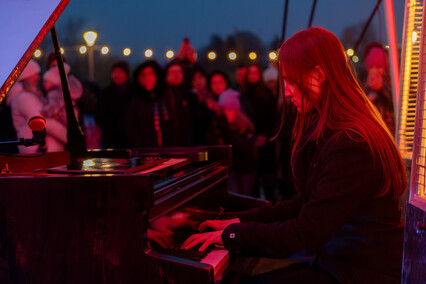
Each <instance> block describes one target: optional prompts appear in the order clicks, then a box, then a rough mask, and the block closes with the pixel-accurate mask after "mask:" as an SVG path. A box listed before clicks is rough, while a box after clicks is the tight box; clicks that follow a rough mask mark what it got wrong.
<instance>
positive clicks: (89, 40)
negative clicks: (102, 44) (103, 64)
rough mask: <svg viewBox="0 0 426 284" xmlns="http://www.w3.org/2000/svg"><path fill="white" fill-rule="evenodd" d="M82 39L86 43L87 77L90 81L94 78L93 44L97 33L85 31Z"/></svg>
mask: <svg viewBox="0 0 426 284" xmlns="http://www.w3.org/2000/svg"><path fill="white" fill-rule="evenodd" d="M83 37H84V40H85V41H86V44H87V56H88V58H87V59H88V60H87V61H88V64H89V79H90V80H91V81H94V80H95V64H94V55H93V46H94V45H95V41H96V38H97V37H98V34H97V33H96V32H94V31H88V32H85V33H84V35H83Z"/></svg>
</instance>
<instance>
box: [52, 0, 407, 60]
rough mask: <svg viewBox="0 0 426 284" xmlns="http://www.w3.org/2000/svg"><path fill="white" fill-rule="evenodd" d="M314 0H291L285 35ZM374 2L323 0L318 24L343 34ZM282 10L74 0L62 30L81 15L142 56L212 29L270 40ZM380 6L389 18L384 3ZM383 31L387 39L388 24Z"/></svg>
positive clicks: (275, 4) (238, 3) (276, 3)
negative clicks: (144, 52) (237, 32)
mask: <svg viewBox="0 0 426 284" xmlns="http://www.w3.org/2000/svg"><path fill="white" fill-rule="evenodd" d="M312 3H313V1H308V0H293V1H290V2H289V11H288V25H287V30H286V38H288V37H290V36H291V35H292V34H294V33H295V32H297V31H299V30H301V29H303V28H306V27H307V25H308V21H309V15H310V11H311V7H312ZM375 4H376V1H374V0H318V1H317V7H316V13H315V17H314V21H313V25H314V26H322V27H324V28H326V29H328V30H330V31H332V32H333V33H335V34H336V35H337V36H338V37H340V36H341V34H342V31H343V29H344V28H346V27H348V26H351V25H354V24H358V23H365V22H366V20H367V19H368V17H369V15H370V14H371V12H372V11H373V8H374V6H375ZM404 4H405V1H404V0H395V1H394V6H395V20H396V26H397V33H398V34H397V36H398V39H399V41H400V40H401V37H402V28H403V17H404ZM381 7H383V4H382V5H381ZM283 11H284V1H283V0H267V1H265V0H149V1H148V0H143V1H141V0H119V1H117V0H90V1H87V0H71V1H70V3H69V4H68V6H67V8H66V9H65V11H64V12H63V14H62V16H61V17H60V19H59V20H58V22H57V27H58V32H61V29H62V30H63V29H64V28H63V27H64V26H65V24H66V23H67V22H68V21H69V20H70V19H74V20H78V21H79V22H81V23H82V25H81V28H82V29H83V30H88V29H92V30H95V31H96V32H98V39H97V42H96V43H97V44H99V45H108V46H110V49H111V52H112V53H115V54H118V53H120V52H121V51H122V49H123V48H125V47H130V48H131V49H132V50H133V56H137V57H139V58H141V56H142V53H143V51H144V50H145V49H146V48H151V49H153V50H154V55H157V56H159V54H160V53H161V54H164V52H165V51H166V50H167V49H173V50H175V51H177V50H178V49H179V46H180V43H181V41H182V38H183V37H189V38H190V39H191V43H192V44H193V45H194V46H195V48H201V47H203V46H205V45H207V44H208V43H209V41H210V37H211V35H212V34H218V35H220V36H222V37H225V36H226V35H231V34H234V32H235V31H237V30H239V31H251V32H253V33H254V34H256V35H257V36H259V37H260V38H261V39H262V41H263V43H264V44H268V45H269V43H270V42H271V41H272V40H273V38H274V37H275V36H277V37H278V38H279V37H280V36H281V28H282V19H283V14H284V13H283ZM381 11H382V13H381V15H382V16H381V18H382V22H384V18H385V17H384V15H383V8H382V9H381ZM378 24H379V17H377V15H376V17H375V19H374V21H373V25H375V26H376V30H377V31H379V30H380V29H379V25H378ZM382 31H383V35H384V36H383V38H384V39H386V36H385V34H384V33H385V28H384V26H383V27H382ZM62 36H66V35H64V34H62ZM81 43H83V40H82V42H81ZM384 43H385V44H386V42H384ZM129 59H130V58H129Z"/></svg>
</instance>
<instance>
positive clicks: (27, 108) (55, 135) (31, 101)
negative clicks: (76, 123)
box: [6, 81, 67, 154]
mask: <svg viewBox="0 0 426 284" xmlns="http://www.w3.org/2000/svg"><path fill="white" fill-rule="evenodd" d="M6 103H7V105H8V106H10V108H11V111H12V120H13V126H14V127H15V131H16V135H17V137H18V139H19V138H26V139H28V138H32V131H31V129H30V128H29V127H28V120H29V119H30V118H31V117H32V116H34V115H39V114H40V113H41V110H42V108H43V102H42V98H41V97H39V96H37V95H36V94H33V93H30V92H27V91H25V90H24V88H23V86H22V83H21V82H19V81H18V82H16V83H15V85H14V86H13V87H12V89H11V90H10V92H9V94H8V95H7V97H6ZM46 133H47V135H46V146H47V151H48V152H56V151H64V150H65V145H66V143H67V130H66V127H65V126H64V125H63V124H61V123H60V122H58V121H57V120H55V119H53V118H46ZM37 148H38V146H31V147H25V146H18V149H19V153H23V154H25V153H35V152H36V151H37Z"/></svg>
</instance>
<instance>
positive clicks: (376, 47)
mask: <svg viewBox="0 0 426 284" xmlns="http://www.w3.org/2000/svg"><path fill="white" fill-rule="evenodd" d="M364 54H365V67H366V68H367V72H368V75H367V80H366V83H365V86H364V91H365V94H366V95H367V97H368V98H369V99H370V101H371V102H372V103H373V104H374V105H375V106H376V108H377V109H378V111H379V112H380V114H381V116H382V118H383V120H384V121H385V123H386V126H387V127H388V129H389V131H390V132H391V134H392V135H393V136H395V113H394V107H393V100H392V95H391V92H390V90H389V87H388V86H389V84H387V83H386V82H388V81H389V80H388V69H389V59H388V54H387V52H386V50H385V49H384V48H383V47H382V45H381V44H379V43H371V44H369V45H367V46H366V48H365V52H364Z"/></svg>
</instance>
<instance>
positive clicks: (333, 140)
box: [222, 131, 403, 283]
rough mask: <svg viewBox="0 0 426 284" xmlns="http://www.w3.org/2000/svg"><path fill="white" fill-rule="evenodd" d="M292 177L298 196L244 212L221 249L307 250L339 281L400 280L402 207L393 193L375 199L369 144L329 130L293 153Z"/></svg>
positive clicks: (272, 253)
mask: <svg viewBox="0 0 426 284" xmlns="http://www.w3.org/2000/svg"><path fill="white" fill-rule="evenodd" d="M305 138H306V137H305ZM305 141H306V140H305ZM303 144H304V143H303V141H302V145H303ZM294 176H295V178H294V182H295V185H296V188H297V189H298V194H297V195H295V196H294V197H293V198H292V199H291V200H289V201H282V202H279V203H277V204H276V205H274V206H270V205H268V206H264V207H261V208H258V209H252V210H249V211H246V212H243V213H241V214H240V216H239V217H240V220H241V222H242V223H240V224H233V225H230V226H228V227H227V228H226V229H225V230H224V232H223V235H222V238H223V242H224V245H225V247H226V248H227V249H229V250H230V251H231V252H234V253H239V254H243V255H256V256H269V257H289V256H291V255H293V254H296V253H298V252H300V251H301V250H305V251H307V252H308V253H310V254H314V255H315V256H316V257H315V261H314V262H313V265H316V266H318V267H319V268H320V269H323V270H325V271H328V272H329V273H331V274H332V275H334V277H336V278H337V279H338V280H339V281H341V282H343V283H399V282H400V271H401V264H402V263H401V262H402V242H403V224H402V221H401V218H400V211H399V205H398V201H397V200H393V199H392V193H391V192H388V193H387V194H386V195H384V196H382V197H377V194H378V193H379V191H380V189H381V186H382V178H381V177H382V169H381V168H380V164H379V162H378V161H376V163H374V162H373V157H372V155H371V153H370V151H369V148H368V145H367V143H366V142H365V141H362V139H361V138H360V137H359V136H357V134H355V133H353V132H351V131H327V132H326V133H325V137H324V138H323V139H322V140H321V141H320V142H319V143H318V144H316V143H315V142H308V143H306V145H305V146H304V147H303V148H302V149H301V150H300V151H299V152H297V156H296V157H295V162H294ZM388 178H391V177H388Z"/></svg>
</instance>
